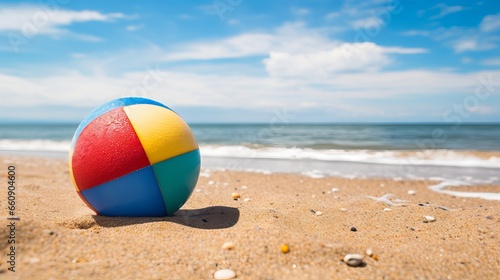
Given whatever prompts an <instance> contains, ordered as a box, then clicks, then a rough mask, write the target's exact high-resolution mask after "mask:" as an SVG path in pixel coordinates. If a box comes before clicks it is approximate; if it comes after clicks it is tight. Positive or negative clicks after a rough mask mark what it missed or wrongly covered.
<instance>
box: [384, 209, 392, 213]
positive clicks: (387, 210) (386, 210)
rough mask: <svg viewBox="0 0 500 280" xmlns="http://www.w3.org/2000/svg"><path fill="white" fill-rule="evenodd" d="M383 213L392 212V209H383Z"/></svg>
mask: <svg viewBox="0 0 500 280" xmlns="http://www.w3.org/2000/svg"><path fill="white" fill-rule="evenodd" d="M384 211H385V212H389V211H392V209H391V208H384Z"/></svg>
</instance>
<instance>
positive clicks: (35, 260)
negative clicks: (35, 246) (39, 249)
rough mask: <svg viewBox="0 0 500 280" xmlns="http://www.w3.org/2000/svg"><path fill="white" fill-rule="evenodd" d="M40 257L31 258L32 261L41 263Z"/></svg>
mask: <svg viewBox="0 0 500 280" xmlns="http://www.w3.org/2000/svg"><path fill="white" fill-rule="evenodd" d="M39 262H40V259H39V258H32V259H30V263H39Z"/></svg>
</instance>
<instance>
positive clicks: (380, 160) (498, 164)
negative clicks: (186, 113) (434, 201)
mask: <svg viewBox="0 0 500 280" xmlns="http://www.w3.org/2000/svg"><path fill="white" fill-rule="evenodd" d="M70 147H71V141H69V140H68V141H55V140H46V139H36V140H8V139H2V140H0V151H28V152H29V151H42V152H68V151H69V149H70ZM200 151H201V155H202V156H203V157H217V158H245V159H281V160H318V161H339V162H358V163H374V164H388V165H431V166H453V167H480V168H500V157H497V156H490V157H484V156H483V157H478V156H475V155H474V154H473V153H471V152H463V151H456V150H425V151H405V152H402V151H389V150H384V151H375V150H340V149H330V150H315V149H311V148H287V147H262V146H251V147H249V146H240V145H232V146H222V145H202V146H201V147H200Z"/></svg>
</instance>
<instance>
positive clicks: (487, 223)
mask: <svg viewBox="0 0 500 280" xmlns="http://www.w3.org/2000/svg"><path fill="white" fill-rule="evenodd" d="M13 159H15V162H16V168H17V170H18V191H19V193H18V197H17V201H18V202H17V203H18V205H19V206H20V210H19V211H20V213H19V216H20V217H21V220H20V221H19V223H18V229H17V234H18V236H17V240H19V248H21V249H19V251H18V254H19V256H18V260H17V261H18V265H19V267H18V268H19V270H18V272H16V273H15V274H14V273H11V272H9V271H6V263H5V258H3V259H1V260H0V270H2V271H3V272H2V273H1V274H0V275H2V278H3V277H4V276H6V277H7V278H6V279H10V278H12V277H13V278H12V279H48V278H50V277H63V278H89V277H91V278H94V279H110V278H113V279H125V278H138V277H144V276H147V277H148V278H150V279H166V278H168V279H213V273H214V272H215V271H216V270H218V269H232V270H234V271H235V272H236V274H237V279H263V278H264V279H265V278H268V279H325V277H326V278H330V279H332V278H333V279H336V278H341V279H346V278H350V279H382V278H385V279H419V278H424V279H441V278H448V279H464V278H467V279H494V278H498V277H499V276H500V275H499V272H498V271H500V256H499V255H498V254H497V253H496V250H497V247H498V244H499V241H498V238H500V237H499V236H498V228H499V227H498V223H499V222H500V202H498V201H488V200H482V199H476V198H459V197H453V196H450V195H446V194H439V193H436V192H433V191H432V190H429V189H428V186H429V185H432V184H436V183H439V182H434V181H407V180H402V181H395V180H388V179H383V178H380V179H374V178H369V179H367V178H365V179H360V178H359V179H349V178H340V177H327V178H310V177H306V176H303V175H300V174H282V173H273V174H262V173H248V172H238V171H211V172H207V171H206V170H205V173H206V174H205V176H202V177H200V180H199V183H198V185H197V188H196V190H195V191H194V192H193V194H192V196H191V198H190V199H189V200H188V202H187V203H186V204H185V205H184V206H183V207H182V208H181V210H179V211H178V212H177V213H176V214H175V215H174V216H173V217H165V218H110V217H102V216H95V214H94V213H93V212H92V211H91V210H90V209H88V208H87V207H86V206H85V204H84V203H83V202H82V201H81V200H80V199H79V197H78V195H77V194H76V192H75V191H74V188H73V186H72V183H71V180H70V178H69V173H68V168H67V162H66V161H65V160H62V159H53V158H27V157H17V158H12V157H9V158H6V157H5V156H0V162H2V163H3V165H2V168H3V169H4V168H7V164H6V161H11V160H13ZM495 187H497V188H498V187H499V186H498V185H491V186H488V187H487V188H488V189H490V188H495ZM481 188H482V187H481ZM332 189H333V190H332ZM335 189H336V190H335ZM409 190H413V191H415V194H414V195H410V194H408V191H409ZM233 192H238V193H240V194H241V199H239V200H237V201H235V200H233V199H232V198H231V193H233ZM389 193H392V194H394V195H395V196H396V197H398V198H400V199H403V200H406V201H408V203H407V204H406V206H390V205H386V204H384V203H382V202H378V203H374V200H373V199H371V198H369V197H368V196H373V197H381V196H383V195H385V194H389ZM4 198H5V195H3V196H2V197H1V200H0V201H1V203H0V204H1V205H0V207H2V208H5V201H6V200H5V199H4ZM245 198H249V199H250V200H249V201H245ZM421 205H422V206H421ZM342 208H345V209H342ZM386 208H387V209H391V210H390V211H387V210H384V209H386ZM444 209H448V210H444ZM311 210H313V211H314V212H315V213H318V212H322V215H320V216H318V215H316V214H315V213H313V212H312V211H311ZM5 214H6V213H2V214H0V216H4V215H5ZM426 215H430V216H433V217H435V218H436V221H435V222H432V223H424V222H423V220H422V218H423V216H426ZM3 220H4V221H5V219H3ZM352 227H356V229H357V231H356V232H353V231H351V228H352ZM7 229H8V228H7V227H2V230H1V233H2V236H4V235H5V234H6V231H7ZM225 242H234V244H235V248H234V250H229V251H227V250H224V249H222V245H223V244H224V243H225ZM282 243H286V244H288V245H289V247H290V253H288V254H283V253H282V252H281V251H280V245H281V244H282ZM0 244H1V246H2V247H0V251H1V253H2V255H4V256H5V254H6V253H7V251H6V250H7V248H6V247H5V245H6V244H5V242H4V241H2V243H0ZM367 249H372V250H373V252H374V254H375V255H376V256H377V260H375V259H374V258H372V257H369V256H367V255H366V253H365V251H366V250H367ZM4 253H5V254H4ZM351 253H357V254H362V255H363V260H364V262H365V264H366V265H365V266H364V267H358V268H353V267H349V266H347V265H346V264H345V263H343V262H342V261H341V259H342V258H343V257H344V256H345V255H346V254H351ZM9 277H10V278H9ZM16 277H17V278H16Z"/></svg>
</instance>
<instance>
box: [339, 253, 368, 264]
mask: <svg viewBox="0 0 500 280" xmlns="http://www.w3.org/2000/svg"><path fill="white" fill-rule="evenodd" d="M343 261H344V262H345V263H346V264H347V265H348V266H352V267H357V266H360V265H361V264H363V256H361V255H359V254H347V255H346V256H345V257H344V259H343Z"/></svg>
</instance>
